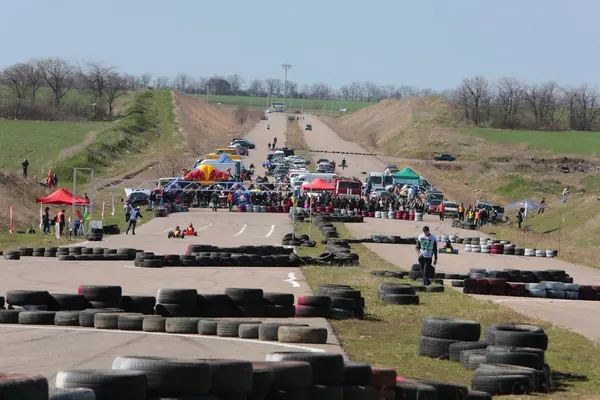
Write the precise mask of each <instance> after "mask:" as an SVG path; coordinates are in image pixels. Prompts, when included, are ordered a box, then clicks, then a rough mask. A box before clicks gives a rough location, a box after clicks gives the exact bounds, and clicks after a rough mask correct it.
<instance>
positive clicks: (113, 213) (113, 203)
mask: <svg viewBox="0 0 600 400" xmlns="http://www.w3.org/2000/svg"><path fill="white" fill-rule="evenodd" d="M110 215H112V216H113V217H114V216H115V195H114V194H113V196H112V212H111V213H110Z"/></svg>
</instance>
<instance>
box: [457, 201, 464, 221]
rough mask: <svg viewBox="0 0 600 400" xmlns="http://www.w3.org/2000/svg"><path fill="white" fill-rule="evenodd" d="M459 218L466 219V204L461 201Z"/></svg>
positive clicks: (460, 219)
mask: <svg viewBox="0 0 600 400" xmlns="http://www.w3.org/2000/svg"><path fill="white" fill-rule="evenodd" d="M458 220H459V221H464V220H465V206H464V205H463V203H460V206H458Z"/></svg>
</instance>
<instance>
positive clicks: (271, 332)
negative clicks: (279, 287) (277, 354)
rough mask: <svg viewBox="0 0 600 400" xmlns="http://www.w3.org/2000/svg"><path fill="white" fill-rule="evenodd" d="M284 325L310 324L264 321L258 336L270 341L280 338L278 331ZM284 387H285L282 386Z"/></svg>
mask: <svg viewBox="0 0 600 400" xmlns="http://www.w3.org/2000/svg"><path fill="white" fill-rule="evenodd" d="M282 326H308V324H294V323H284V322H263V323H262V324H260V326H259V328H258V338H259V339H260V340H265V341H269V342H275V341H277V340H279V336H278V332H279V328H280V327H282ZM282 389H284V388H282Z"/></svg>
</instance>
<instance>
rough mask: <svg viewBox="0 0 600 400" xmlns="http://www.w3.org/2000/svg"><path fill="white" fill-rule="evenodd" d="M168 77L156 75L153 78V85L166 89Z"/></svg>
mask: <svg viewBox="0 0 600 400" xmlns="http://www.w3.org/2000/svg"><path fill="white" fill-rule="evenodd" d="M169 82H170V79H169V77H167V76H157V77H156V78H155V79H154V87H155V88H157V89H167V88H168V87H169Z"/></svg>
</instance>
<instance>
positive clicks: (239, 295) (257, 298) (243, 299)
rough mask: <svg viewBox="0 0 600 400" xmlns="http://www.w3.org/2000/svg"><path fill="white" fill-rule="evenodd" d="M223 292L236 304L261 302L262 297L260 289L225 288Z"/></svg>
mask: <svg viewBox="0 0 600 400" xmlns="http://www.w3.org/2000/svg"><path fill="white" fill-rule="evenodd" d="M225 294H226V295H227V296H229V298H230V299H231V300H232V301H233V302H234V303H236V304H255V303H262V302H263V298H264V292H263V290H262V289H242V288H227V289H225Z"/></svg>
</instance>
